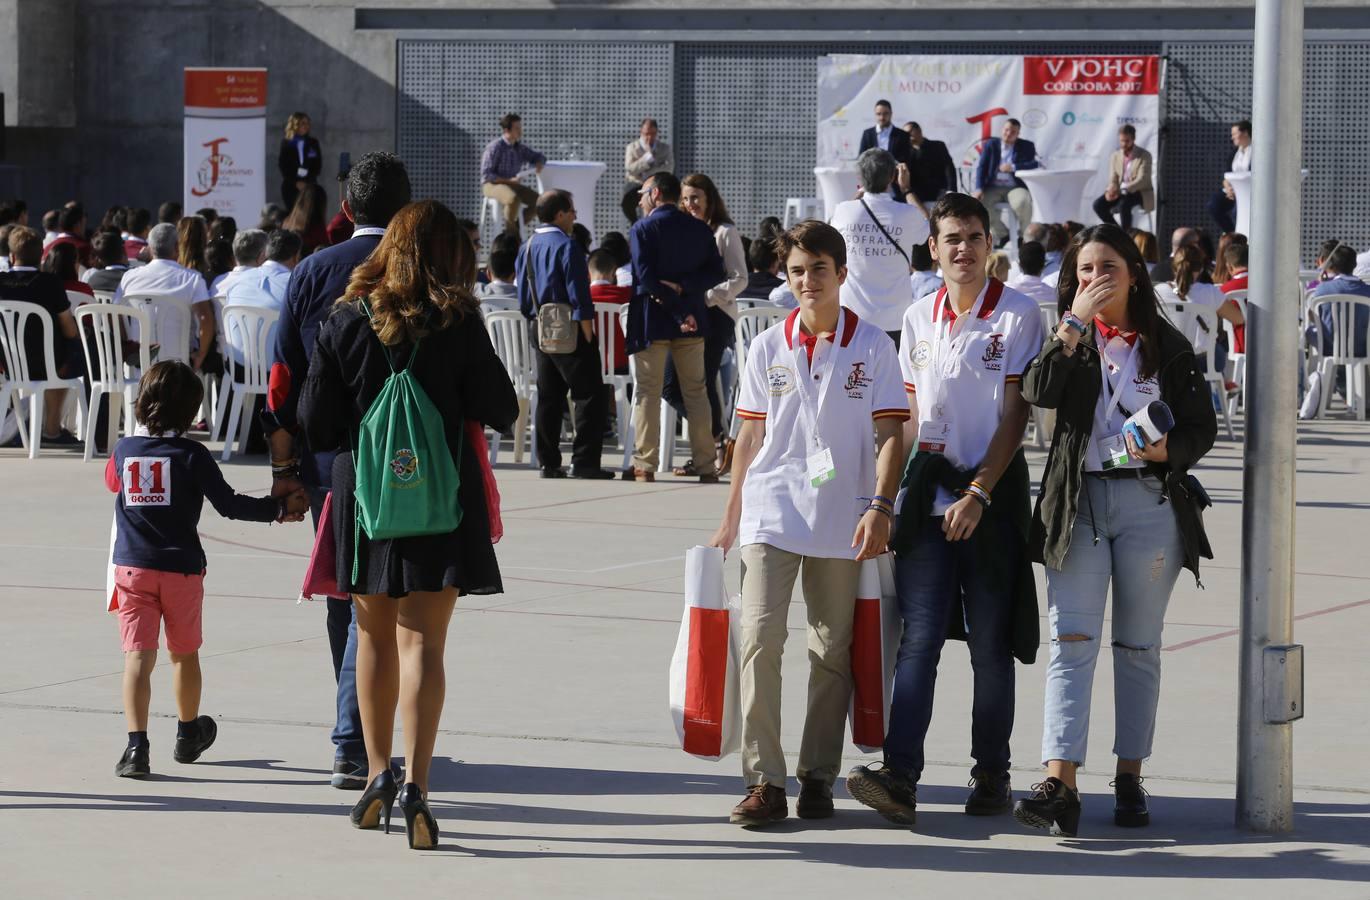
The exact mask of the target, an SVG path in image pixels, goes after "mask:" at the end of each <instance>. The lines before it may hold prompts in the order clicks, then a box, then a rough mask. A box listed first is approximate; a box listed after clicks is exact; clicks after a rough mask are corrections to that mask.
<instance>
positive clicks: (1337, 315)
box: [1311, 294, 1370, 419]
mask: <svg viewBox="0 0 1370 900" xmlns="http://www.w3.org/2000/svg"><path fill="white" fill-rule="evenodd" d="M1324 307H1326V308H1328V309H1330V311H1331V317H1332V352H1331V353H1326V354H1323V356H1322V360H1321V361H1320V362H1319V364H1318V372H1319V373H1320V375H1321V380H1322V399H1321V400H1320V401H1319V404H1318V416H1319V418H1321V417H1322V416H1325V415H1327V404H1328V401H1329V400H1330V399H1331V396H1332V390H1333V388H1335V387H1336V384H1335V382H1334V381H1333V380H1332V376H1333V375H1334V374H1335V372H1336V369H1337V367H1338V366H1341V367H1342V368H1343V369H1345V371H1346V405H1347V406H1348V407H1349V408H1350V409H1352V410H1354V411H1355V413H1356V418H1357V419H1364V418H1365V414H1366V401H1365V392H1366V382H1367V379H1370V355H1367V356H1357V355H1356V353H1355V349H1356V337H1357V329H1356V318H1357V316H1356V312H1357V311H1358V310H1359V309H1361V308H1362V307H1364V308H1365V310H1366V312H1365V314H1366V315H1367V316H1370V300H1367V299H1366V298H1364V297H1358V296H1355V295H1353V294H1334V295H1331V296H1326V297H1318V298H1316V299H1315V300H1314V301H1313V306H1312V310H1311V312H1312V315H1313V327H1314V328H1315V329H1316V331H1315V332H1314V333H1315V334H1316V335H1318V339H1317V344H1318V346H1319V348H1320V349H1321V346H1322V310H1323V308H1324ZM1361 339H1362V341H1364V342H1367V343H1370V335H1367V334H1365V333H1364V332H1362V333H1361ZM1366 350H1367V352H1370V347H1367V348H1366Z"/></svg>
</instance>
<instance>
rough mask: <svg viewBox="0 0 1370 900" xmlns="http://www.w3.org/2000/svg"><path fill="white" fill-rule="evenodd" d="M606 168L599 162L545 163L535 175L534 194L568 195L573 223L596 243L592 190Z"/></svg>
mask: <svg viewBox="0 0 1370 900" xmlns="http://www.w3.org/2000/svg"><path fill="white" fill-rule="evenodd" d="M607 168H609V167H608V166H607V165H605V164H604V163H602V162H591V161H575V160H569V159H567V160H560V159H558V160H552V159H549V160H547V162H546V163H545V164H543V167H542V172H541V174H539V175H538V193H542V192H543V191H555V190H561V191H570V192H571V196H572V198H574V200H575V202H576V221H577V222H580V223H581V224H582V225H584V226H585V227H586V228H588V229H590V234H591V235H592V236H593V237H594V239H595V240H596V241H598V240H599V232H597V231H595V186H596V185H597V184H599V177H600V176H601V175H603V174H604V170H605V169H607Z"/></svg>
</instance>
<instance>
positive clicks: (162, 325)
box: [124, 294, 192, 363]
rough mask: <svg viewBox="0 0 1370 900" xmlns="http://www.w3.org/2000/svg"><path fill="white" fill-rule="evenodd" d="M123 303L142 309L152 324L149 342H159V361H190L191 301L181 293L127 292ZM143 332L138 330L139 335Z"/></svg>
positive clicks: (157, 343)
mask: <svg viewBox="0 0 1370 900" xmlns="http://www.w3.org/2000/svg"><path fill="white" fill-rule="evenodd" d="M124 302H125V303H127V304H128V305H129V306H132V307H133V308H134V309H140V310H142V311H143V312H144V313H145V314H146V316H147V320H148V322H149V323H150V326H151V331H150V332H147V334H148V341H149V343H152V344H156V345H158V347H157V361H158V362H161V361H162V360H164V359H178V360H180V361H181V362H183V363H188V362H190V323H191V318H192V317H191V313H190V303H189V302H188V301H187V300H186V299H185V298H184V297H183V296H181V295H179V294H125V295H124ZM142 334H144V332H143V331H141V330H140V331H139V335H140V336H141V335H142Z"/></svg>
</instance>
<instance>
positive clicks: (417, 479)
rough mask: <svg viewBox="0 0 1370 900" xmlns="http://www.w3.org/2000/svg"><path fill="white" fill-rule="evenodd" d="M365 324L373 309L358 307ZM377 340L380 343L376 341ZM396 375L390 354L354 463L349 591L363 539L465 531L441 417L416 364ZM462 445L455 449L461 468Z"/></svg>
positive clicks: (416, 344) (455, 471)
mask: <svg viewBox="0 0 1370 900" xmlns="http://www.w3.org/2000/svg"><path fill="white" fill-rule="evenodd" d="M361 306H362V311H363V312H365V313H366V317H367V319H370V318H371V309H370V307H369V306H368V305H367V303H366V300H362V301H361ZM377 340H379V338H377ZM418 353H419V342H418V341H415V342H414V350H413V352H412V353H410V354H409V362H408V364H406V365H405V367H404V369H403V370H401V371H396V370H395V366H394V364H393V363H391V362H390V354H389V352H388V351H386V354H385V361H386V363H387V364H388V365H389V366H390V377H389V378H387V379H386V380H385V386H384V387H382V388H381V392H380V393H379V394H378V395H376V399H375V401H373V402H372V404H371V408H370V409H368V410H367V411H366V415H365V416H363V417H362V423H361V427H360V428H359V429H358V430H357V443H356V445H355V447H354V449H353V451H352V462H353V465H354V466H355V468H356V471H357V485H356V489H355V490H354V492H353V493H354V496H355V497H356V501H357V520H356V527H355V528H354V529H353V543H352V583H353V584H356V583H357V574H358V571H359V563H360V553H359V550H360V547H361V532H362V529H366V536H367V538H369V539H370V540H373V541H374V540H385V539H388V538H402V537H417V536H419V535H425V534H446V533H448V532H451V531H456V529H457V526H458V525H460V524H461V504H460V502H459V501H458V499H457V489H458V488H459V487H460V486H461V475H460V474H459V472H458V465H457V463H456V462H453V460H452V453H451V451H450V450H448V448H447V435H446V433H445V432H444V430H443V419H442V414H441V413H440V412H438V408H437V407H436V406H434V405H433V401H432V400H430V399H428V394H426V393H424V390H423V388H422V387H421V386H420V385H419V382H418V380H417V379H415V378H414V376H413V374H412V371H413V368H414V359H415V357H417V356H418ZM461 449H462V448H461V441H460V439H459V440H458V443H457V453H458V460H460V453H461Z"/></svg>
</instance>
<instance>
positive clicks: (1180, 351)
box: [1023, 320, 1218, 580]
mask: <svg viewBox="0 0 1370 900" xmlns="http://www.w3.org/2000/svg"><path fill="white" fill-rule="evenodd" d="M1158 328H1159V330H1158V332H1157V335H1156V338H1157V341H1158V342H1159V344H1160V348H1159V349H1160V360H1161V365H1160V370H1159V372H1158V373H1157V376H1158V377H1157V380H1158V381H1159V382H1160V387H1161V399H1162V400H1163V401H1165V403H1166V405H1167V406H1169V407H1170V411H1171V413H1173V414H1174V416H1175V427H1174V428H1173V429H1171V431H1170V436H1169V440H1168V441H1167V443H1166V447H1167V452H1168V455H1169V457H1170V459H1169V461H1168V462H1165V463H1147V465H1146V469H1147V471H1148V472H1150V473H1151V474H1152V475H1155V476H1156V477H1157V478H1158V479H1160V481H1161V484H1162V491H1163V493H1164V496H1165V497H1167V498H1168V499H1169V500H1170V504H1171V507H1172V508H1173V509H1174V510H1175V519H1176V522H1177V524H1178V525H1179V527H1180V537H1181V541H1182V543H1183V545H1184V565H1185V568H1187V569H1189V570H1190V571H1191V572H1193V573H1194V578H1195V580H1197V579H1198V577H1199V557H1201V556H1202V557H1203V558H1205V559H1212V558H1213V550H1212V548H1211V547H1210V546H1209V543H1208V536H1207V535H1206V534H1205V533H1204V527H1203V517H1202V512H1203V504H1204V502H1205V500H1206V496H1205V495H1204V494H1203V493H1202V489H1201V488H1199V487H1198V482H1197V479H1193V478H1192V477H1187V476H1188V472H1189V469H1190V468H1191V467H1192V466H1193V465H1194V464H1195V463H1197V462H1198V461H1199V460H1200V459H1201V458H1202V457H1203V455H1204V454H1205V453H1207V452H1208V451H1209V449H1210V448H1212V446H1213V441H1214V439H1216V438H1217V436H1218V420H1217V415H1216V413H1215V412H1214V410H1213V397H1212V394H1211V393H1210V391H1209V388H1208V384H1207V382H1205V381H1204V377H1203V373H1202V372H1200V371H1199V366H1198V363H1197V361H1196V359H1195V357H1194V348H1193V347H1192V346H1191V345H1190V343H1189V341H1188V340H1186V339H1185V337H1184V335H1182V334H1180V333H1179V332H1178V331H1176V330H1175V327H1174V326H1173V325H1171V324H1170V323H1169V322H1167V321H1165V320H1161V321H1160V323H1159V326H1158ZM1094 336H1095V327H1094V324H1093V323H1092V322H1091V323H1090V325H1089V328H1088V330H1087V331H1086V332H1085V334H1084V336H1083V337H1081V338H1080V340H1079V342H1078V343H1077V344H1076V345H1075V352H1074V354H1072V355H1070V356H1067V355H1066V354H1065V352H1064V349H1065V345H1064V344H1063V343H1062V342H1061V341H1060V340H1059V339H1058V338H1056V337H1055V336H1054V335H1053V336H1051V337H1049V338H1048V339H1047V341H1046V344H1045V345H1043V347H1042V352H1041V353H1039V354H1038V356H1037V358H1036V359H1035V360H1033V361H1032V364H1031V365H1029V366H1028V370H1027V372H1026V374H1024V376H1023V399H1025V400H1027V402H1029V403H1031V404H1032V405H1034V406H1040V407H1042V408H1043V409H1054V410H1056V431H1055V433H1054V434H1052V436H1051V451H1050V452H1049V453H1048V455H1047V465H1046V471H1045V472H1044V473H1043V474H1042V490H1041V492H1040V493H1039V494H1038V495H1037V508H1036V509H1035V510H1034V511H1033V516H1032V519H1033V521H1032V540H1031V544H1030V547H1031V549H1032V552H1033V558H1034V559H1035V560H1036V561H1037V562H1040V563H1044V564H1045V565H1048V566H1050V567H1051V568H1053V569H1059V568H1061V565H1062V564H1063V563H1064V562H1065V558H1066V553H1067V552H1068V551H1069V550H1070V539H1071V531H1072V529H1073V528H1074V527H1075V515H1076V512H1077V510H1078V507H1079V499H1080V490H1081V488H1082V487H1083V486H1084V477H1085V476H1084V469H1085V449H1086V446H1087V444H1088V442H1089V439H1090V434H1091V433H1092V432H1093V430H1094V406H1095V402H1096V401H1097V400H1098V397H1099V391H1100V389H1101V387H1102V376H1101V375H1100V372H1099V351H1098V349H1096V347H1095V343H1094V340H1095V337H1094ZM1142 339H1143V340H1145V339H1146V338H1142Z"/></svg>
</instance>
